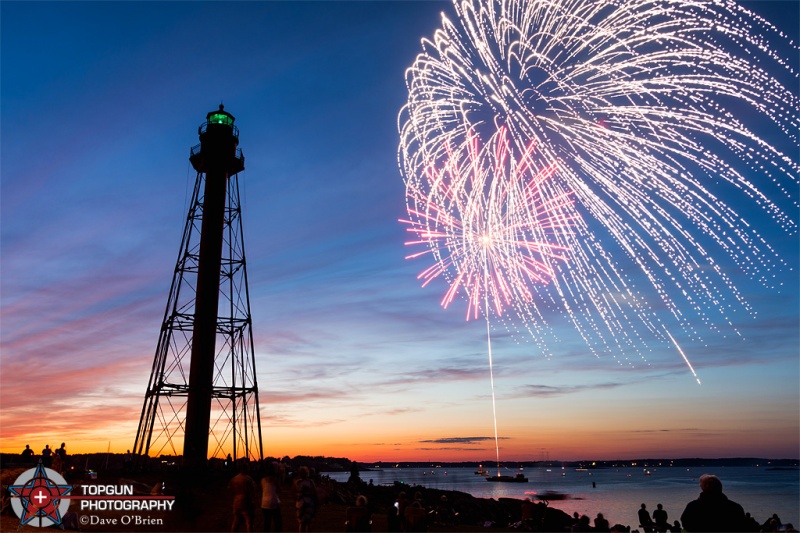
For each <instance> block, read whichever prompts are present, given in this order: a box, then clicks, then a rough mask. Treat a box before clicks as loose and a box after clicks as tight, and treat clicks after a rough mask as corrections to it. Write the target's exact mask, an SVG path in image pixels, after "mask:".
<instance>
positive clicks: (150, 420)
mask: <svg viewBox="0 0 800 533" xmlns="http://www.w3.org/2000/svg"><path fill="white" fill-rule="evenodd" d="M233 122H234V117H233V115H231V114H230V113H228V112H227V111H225V110H224V108H223V106H222V105H220V106H219V110H217V111H212V112H210V113H208V115H207V116H206V122H204V123H203V124H201V125H200V127H199V128H198V133H199V135H200V144H198V145H196V146H194V147H192V149H191V153H190V157H189V161H191V163H192V166H193V167H194V169H195V170H196V171H197V179H196V180H195V185H194V192H193V194H192V200H191V203H190V205H189V213H188V215H187V217H186V225H185V226H184V230H183V238H182V240H181V248H180V252H179V254H178V262H177V264H176V266H175V272H174V274H173V277H172V285H171V287H170V292H169V298H168V300H167V307H166V310H165V311H164V320H163V321H162V323H161V332H160V334H159V338H158V345H157V347H156V353H155V358H154V360H153V368H152V371H151V373H150V381H149V383H148V385H147V392H146V393H145V397H144V405H143V406H142V414H141V418H140V419H139V429H138V430H137V432H136V441H135V442H134V450H133V451H134V453H135V454H137V455H149V456H151V457H156V456H159V455H162V454H167V455H180V454H181V451H180V446H181V444H183V450H182V453H183V464H184V466H188V467H199V466H203V465H205V463H206V460H207V459H208V457H209V456H211V457H226V455H227V454H230V455H231V456H232V457H233V458H234V460H235V459H239V458H248V459H251V460H259V459H262V458H263V449H262V443H261V417H260V414H259V405H258V384H257V382H256V364H255V353H254V350H253V331H252V320H251V316H250V295H249V292H248V288H247V268H246V263H245V254H244V234H243V232H242V210H241V205H240V202H239V179H238V173H239V172H241V171H242V170H244V156H243V155H242V151H241V148H238V145H239V130H238V128H237V127H236V126H234V125H233ZM209 448H210V449H209ZM209 452H210V453H209Z"/></svg>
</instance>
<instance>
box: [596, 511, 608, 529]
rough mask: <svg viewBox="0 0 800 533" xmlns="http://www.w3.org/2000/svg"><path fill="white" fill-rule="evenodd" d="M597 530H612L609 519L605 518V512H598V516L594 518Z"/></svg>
mask: <svg viewBox="0 0 800 533" xmlns="http://www.w3.org/2000/svg"><path fill="white" fill-rule="evenodd" d="M594 530H595V531H604V532H605V531H611V529H610V526H609V523H608V520H606V519H605V517H604V516H603V513H597V518H595V519H594Z"/></svg>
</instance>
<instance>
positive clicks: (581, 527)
mask: <svg viewBox="0 0 800 533" xmlns="http://www.w3.org/2000/svg"><path fill="white" fill-rule="evenodd" d="M591 530H592V525H591V521H590V519H589V517H588V516H586V515H581V517H580V518H578V523H577V524H573V525H572V529H571V531H591Z"/></svg>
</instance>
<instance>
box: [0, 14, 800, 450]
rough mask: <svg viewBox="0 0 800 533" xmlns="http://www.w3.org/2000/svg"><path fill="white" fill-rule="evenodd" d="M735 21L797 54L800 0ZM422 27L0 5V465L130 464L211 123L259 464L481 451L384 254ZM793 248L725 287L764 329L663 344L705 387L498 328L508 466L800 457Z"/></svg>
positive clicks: (471, 359) (467, 358) (441, 354)
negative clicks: (234, 162) (251, 385)
mask: <svg viewBox="0 0 800 533" xmlns="http://www.w3.org/2000/svg"><path fill="white" fill-rule="evenodd" d="M748 5H752V6H753V9H755V10H757V11H759V12H763V14H764V15H765V16H767V17H769V18H770V19H771V20H772V21H773V22H774V23H776V24H778V25H782V26H783V27H785V28H786V30H787V31H793V32H794V38H795V42H797V28H798V24H797V22H798V4H797V3H796V2H769V3H767V2H763V3H759V2H756V3H751V4H748ZM442 11H444V12H447V13H448V14H449V16H452V6H451V5H450V4H449V3H444V2H368V1H367V2H322V3H312V2H244V3H224V4H222V3H214V2H172V3H162V2H143V3H140V2H130V3H127V2H121V3H118V2H114V3H111V2H108V3H106V2H64V3H62V2H56V3H51V2H36V3H28V2H3V3H2V4H0V14H1V15H2V21H1V22H2V32H1V33H2V46H1V47H0V49H2V52H1V54H2V56H1V57H0V59H2V63H1V64H0V66H1V68H2V86H1V89H2V102H1V103H0V135H2V148H0V150H2V152H1V154H2V169H1V170H2V181H1V182H0V185H1V186H2V187H1V189H0V208H1V209H2V211H0V216H1V217H2V218H1V221H2V225H1V226H0V239H1V240H0V246H1V249H2V258H1V259H0V267H2V270H0V275H1V276H2V277H1V278H0V288H1V289H2V294H1V295H0V297H1V298H2V299H1V300H0V303H1V304H2V314H1V315H0V317H1V318H2V322H0V342H1V343H2V344H1V347H2V360H1V362H2V366H1V367H0V370H2V374H1V375H0V379H1V380H2V395H1V396H0V402H2V406H3V409H2V411H3V413H2V424H0V430H2V435H0V436H2V449H3V451H8V450H14V449H16V448H20V449H21V448H22V447H24V444H25V443H28V442H30V443H31V445H32V447H34V448H36V446H40V447H43V445H44V444H45V443H46V442H49V443H50V444H53V443H56V441H59V442H60V441H61V440H64V438H67V439H69V440H68V442H73V443H74V447H76V448H77V447H82V448H85V449H86V450H104V449H105V448H106V445H107V442H108V440H109V439H110V440H111V446H112V449H113V450H115V451H124V449H126V448H129V447H131V445H132V443H133V438H134V436H135V431H136V424H137V422H138V415H139V411H140V408H141V401H142V398H143V394H144V390H145V388H146V386H147V378H148V375H149V371H150V365H151V363H152V359H153V350H154V348H155V344H156V341H157V339H158V328H159V326H160V320H161V317H162V313H163V308H164V305H165V303H166V298H167V294H168V290H169V283H170V281H171V275H172V270H173V268H174V265H175V259H176V255H177V252H178V247H179V243H180V234H181V230H182V227H183V221H184V217H185V214H186V209H187V202H188V200H189V196H190V194H191V187H192V185H193V183H194V179H195V173H194V171H193V170H192V168H191V166H190V164H189V161H188V155H189V148H190V147H191V146H192V145H194V144H196V143H197V142H198V141H197V135H196V132H197V126H198V125H199V124H200V123H201V122H203V120H204V119H205V114H206V113H207V112H208V111H211V110H213V109H216V107H217V106H218V104H219V103H220V102H223V103H224V104H225V107H226V110H228V111H230V112H231V113H232V114H233V115H234V116H236V124H237V126H238V127H239V130H240V134H241V135H240V141H241V144H240V147H241V148H242V149H243V151H244V154H245V157H246V170H245V172H244V173H243V175H241V176H240V179H241V182H240V183H241V187H242V195H243V207H244V210H245V214H244V221H245V238H246V244H247V261H248V275H249V281H250V292H251V304H252V314H253V319H254V326H253V330H254V334H255V344H256V353H257V357H258V361H257V365H258V369H259V386H260V389H261V405H262V424H263V425H264V436H265V449H266V452H267V453H270V454H273V455H287V454H288V455H296V454H301V453H306V454H314V455H339V456H349V457H352V458H354V459H363V460H372V459H381V458H385V459H392V458H397V459H401V458H414V459H416V458H427V457H430V458H432V459H446V458H448V457H452V456H459V457H465V458H469V459H476V460H479V459H484V458H486V457H492V456H493V453H494V450H493V446H491V445H490V444H489V443H488V441H485V440H482V439H471V437H476V436H477V437H486V436H489V435H491V434H492V419H491V403H490V401H491V400H490V394H491V391H490V389H489V377H488V368H487V361H486V339H485V329H484V328H483V327H482V324H481V323H480V322H478V323H476V322H465V321H464V320H463V314H464V313H463V308H458V307H457V308H454V309H449V310H443V309H441V307H440V306H439V301H440V299H441V295H442V293H443V292H444V288H445V287H444V286H443V285H442V284H438V285H437V284H436V283H434V284H432V285H431V286H429V287H426V288H425V289H422V288H420V282H419V281H418V280H417V279H416V275H417V274H418V272H420V271H421V270H422V268H424V266H426V265H423V264H422V263H419V262H413V261H406V260H404V256H405V255H406V254H407V249H406V248H405V247H404V245H403V243H404V241H405V240H406V233H405V228H404V227H403V226H402V225H401V224H399V223H398V222H397V220H398V218H402V217H404V216H405V200H404V194H405V187H404V184H403V180H402V178H401V176H400V171H399V170H398V163H397V146H398V131H397V116H398V111H399V110H400V108H401V106H402V105H403V104H404V103H405V101H406V98H407V91H406V87H405V81H404V71H405V69H406V68H407V67H408V66H410V64H411V63H412V61H413V59H414V57H415V56H416V55H417V54H418V53H419V52H420V39H421V38H422V37H430V36H431V35H432V34H433V31H434V30H435V29H436V28H438V27H439V25H440V15H439V14H440V12H442ZM795 59H796V56H795ZM796 66H797V65H795V67H796ZM795 82H796V79H795ZM794 112H795V113H797V110H794ZM795 148H796V147H795ZM794 156H795V158H796V157H797V154H796V151H795V154H794ZM795 198H796V196H795ZM791 215H792V216H793V217H794V219H795V220H797V211H796V206H795V210H794V212H793V213H791ZM773 236H774V235H773ZM776 238H777V237H776ZM781 239H783V241H782V240H781ZM796 241H797V236H796V235H793V236H790V237H781V238H777V241H776V242H777V243H778V245H779V249H780V250H781V251H782V252H783V253H787V250H788V256H787V257H784V259H785V260H786V261H787V263H788V265H789V267H791V268H793V269H794V270H793V271H789V270H788V269H787V271H784V272H781V273H779V276H780V277H781V280H782V281H783V282H784V289H783V290H782V291H780V292H777V291H774V290H766V289H763V288H760V287H759V286H758V285H755V284H750V283H747V284H745V285H743V286H740V289H741V290H742V292H743V293H744V295H745V297H746V298H747V299H748V301H749V302H750V303H751V304H752V305H753V307H754V309H755V310H756V312H757V315H756V317H755V318H753V317H751V316H750V315H749V314H747V313H742V315H743V316H741V317H738V318H736V319H735V320H736V321H737V323H736V324H735V325H736V326H737V327H738V329H739V331H740V332H741V333H742V337H739V336H737V335H730V336H728V337H723V336H718V337H711V338H705V339H704V340H705V341H706V343H705V344H704V345H703V344H700V343H697V344H691V345H684V346H683V348H684V349H685V350H686V352H687V355H688V356H689V358H690V359H691V360H692V362H693V363H694V365H695V368H696V369H697V370H698V373H699V374H700V377H701V379H702V381H703V385H701V386H698V385H697V384H696V383H695V381H694V379H693V378H692V377H691V374H690V373H689V372H688V371H687V369H686V367H685V365H684V364H683V361H682V360H681V359H680V356H679V355H678V354H676V353H675V351H674V350H666V349H664V350H661V351H657V352H655V353H651V354H650V355H649V356H648V362H647V363H642V364H638V365H637V366H636V368H634V369H628V368H621V367H619V366H618V365H616V364H615V363H614V362H613V361H610V360H608V359H596V358H595V357H594V356H592V355H591V354H590V353H589V351H588V349H587V348H586V347H585V346H584V345H583V344H582V343H581V342H580V341H579V339H575V337H576V336H575V335H570V334H569V333H568V331H569V330H563V331H564V332H566V333H563V334H562V335H561V338H562V339H564V340H563V341H562V342H561V343H560V344H559V345H558V346H557V347H556V348H554V349H553V353H554V355H553V356H552V357H551V358H549V359H547V358H543V357H542V356H541V355H540V354H539V353H538V352H537V350H536V349H535V345H534V344H532V343H530V344H528V343H526V342H525V341H524V340H523V341H522V342H521V343H519V344H517V343H516V342H514V341H513V340H512V339H509V338H507V337H506V336H504V335H502V334H498V335H497V337H496V341H495V342H496V344H495V346H494V353H495V379H496V385H497V394H498V424H499V429H500V433H501V435H503V436H505V439H504V440H503V442H502V446H503V451H502V453H503V454H505V455H506V456H507V457H509V458H512V457H513V458H519V459H540V458H542V456H543V455H544V454H545V453H547V454H548V455H549V457H551V458H556V457H558V458H563V459H572V458H582V457H598V458H609V457H636V456H648V455H649V456H656V455H660V456H668V457H682V456H742V455H766V456H773V457H778V456H780V457H787V456H792V457H797V455H798V448H799V447H800V441H799V440H798V439H799V438H800V437H798V435H799V434H800V427H799V424H800V422H798V420H799V419H800V396H799V393H798V390H800V388H799V387H798V384H799V381H800V377H799V376H798V366H799V365H798V363H799V362H800V361H799V360H798V357H799V356H798V353H799V352H800V341H799V339H798V322H800V319H799V310H798V308H799V307H800V306H799V305H798V283H797V281H798V280H797V278H798V276H797V266H798V257H797V242H796ZM34 391H35V392H34ZM32 398H35V399H36V402H33V401H32ZM65 435H66V437H65ZM443 439H444V440H443ZM454 442H456V443H460V444H454ZM20 444H21V445H20ZM600 456H601V457H600Z"/></svg>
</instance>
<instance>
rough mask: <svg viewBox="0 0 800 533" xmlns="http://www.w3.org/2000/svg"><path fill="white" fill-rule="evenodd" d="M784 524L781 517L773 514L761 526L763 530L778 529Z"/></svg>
mask: <svg viewBox="0 0 800 533" xmlns="http://www.w3.org/2000/svg"><path fill="white" fill-rule="evenodd" d="M782 525H783V524H781V519H780V518H778V515H777V514H773V515H772V516H770V517H769V518H767V521H766V522H764V525H762V526H761V531H778V528H780V527H781V526H782Z"/></svg>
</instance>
